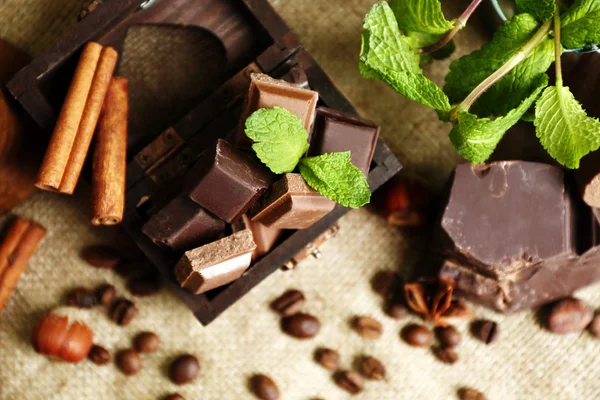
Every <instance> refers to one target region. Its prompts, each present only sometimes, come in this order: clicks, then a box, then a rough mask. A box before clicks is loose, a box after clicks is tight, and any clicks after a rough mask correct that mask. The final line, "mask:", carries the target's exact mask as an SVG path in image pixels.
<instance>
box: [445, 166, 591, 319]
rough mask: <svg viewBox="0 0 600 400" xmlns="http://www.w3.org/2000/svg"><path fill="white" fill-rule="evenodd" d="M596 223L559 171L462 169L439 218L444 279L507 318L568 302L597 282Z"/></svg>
mask: <svg viewBox="0 0 600 400" xmlns="http://www.w3.org/2000/svg"><path fill="white" fill-rule="evenodd" d="M567 182H569V181H568V180H567ZM592 218H593V217H592V214H591V210H590V209H589V208H588V207H585V206H584V205H583V204H581V205H580V204H579V201H578V200H577V199H574V198H573V197H572V195H571V190H570V187H569V185H566V184H565V175H564V170H563V169H562V168H559V167H556V166H552V165H548V164H541V163H532V162H523V161H503V162H495V163H491V164H485V165H481V166H475V167H473V166H471V165H470V164H461V165H459V166H458V167H457V168H456V170H455V172H454V177H453V181H452V187H451V188H450V190H449V194H448V202H447V204H446V206H445V209H444V211H443V215H442V217H441V224H440V228H441V229H440V233H439V238H438V241H437V242H438V246H439V248H438V252H439V255H440V260H441V269H440V272H439V277H440V279H442V280H444V281H446V282H449V283H451V284H452V285H454V286H455V287H456V289H457V292H458V293H461V294H463V295H464V296H466V297H468V298H470V299H471V300H473V301H476V302H479V303H482V304H484V305H487V306H489V307H492V308H495V309H497V310H499V311H503V312H508V311H516V310H521V309H524V308H530V307H535V306H538V305H541V304H544V303H547V302H550V301H552V300H555V299H557V298H560V297H563V296H567V295H569V294H571V293H572V292H573V291H574V290H576V289H579V288H581V287H583V286H585V285H588V284H590V283H592V282H594V281H595V280H597V279H599V278H600V250H599V248H598V247H595V243H592V241H591V240H590V238H591V237H593V236H594V235H593V231H594V230H596V229H597V224H596V223H595V222H593V223H592V222H591V221H592ZM580 254H582V255H580Z"/></svg>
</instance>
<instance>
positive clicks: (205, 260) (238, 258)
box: [175, 229, 256, 294]
mask: <svg viewBox="0 0 600 400" xmlns="http://www.w3.org/2000/svg"><path fill="white" fill-rule="evenodd" d="M254 249H256V244H255V243H254V241H253V240H252V232H250V231H249V230H248V229H245V230H243V231H240V232H237V233H234V234H233V235H231V236H227V237H225V238H223V239H220V240H217V241H216V242H213V243H209V244H207V245H204V246H202V247H198V248H197V249H194V250H190V251H186V252H185V254H184V255H183V257H182V258H181V260H179V262H178V263H177V265H175V277H176V278H177V281H178V282H179V283H180V284H181V287H183V288H185V289H187V290H189V291H191V292H193V293H195V294H200V293H204V292H207V291H209V290H211V289H214V288H217V287H219V286H223V285H226V284H228V283H231V282H233V281H234V280H236V279H238V278H239V277H240V276H242V274H243V273H244V271H246V269H247V268H248V267H249V266H250V262H251V260H252V253H253V252H254Z"/></svg>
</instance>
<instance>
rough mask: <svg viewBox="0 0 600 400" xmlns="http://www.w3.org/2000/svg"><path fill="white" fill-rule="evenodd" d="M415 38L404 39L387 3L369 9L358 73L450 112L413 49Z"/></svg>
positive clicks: (415, 99)
mask: <svg viewBox="0 0 600 400" xmlns="http://www.w3.org/2000/svg"><path fill="white" fill-rule="evenodd" d="M411 44H414V39H411V38H409V37H407V36H403V35H402V34H401V32H400V30H399V29H398V25H397V23H396V19H395V17H394V13H393V12H392V10H391V9H390V7H389V5H388V4H387V3H386V2H379V3H377V4H375V5H374V6H373V8H371V10H370V11H369V13H368V14H367V16H366V18H365V24H364V30H363V35H362V49H361V54H360V65H359V68H360V71H361V73H362V74H363V76H364V77H365V78H367V79H375V78H379V79H382V80H384V81H385V82H387V83H388V84H389V85H390V86H392V87H393V88H394V89H395V90H396V91H397V92H398V93H400V94H401V95H403V96H405V97H407V98H409V99H411V100H414V101H416V102H418V103H421V104H424V105H426V106H429V107H432V108H435V109H437V110H445V111H448V110H450V108H451V107H450V103H449V102H448V98H447V97H446V95H445V94H444V92H443V91H442V90H441V89H440V88H439V87H438V86H437V85H436V84H435V83H433V82H432V81H431V80H429V79H427V78H426V77H425V76H424V75H423V73H422V72H421V68H420V67H419V56H418V54H416V52H415V50H414V49H413V48H412V46H411Z"/></svg>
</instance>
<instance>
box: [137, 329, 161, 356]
mask: <svg viewBox="0 0 600 400" xmlns="http://www.w3.org/2000/svg"><path fill="white" fill-rule="evenodd" d="M159 344H160V339H159V338H158V336H156V334H155V333H152V332H142V333H140V334H139V335H137V336H136V337H135V339H134V340H133V347H134V348H135V349H136V350H137V351H138V352H139V353H152V352H153V351H156V350H157V349H158V346H159Z"/></svg>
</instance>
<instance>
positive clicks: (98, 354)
mask: <svg viewBox="0 0 600 400" xmlns="http://www.w3.org/2000/svg"><path fill="white" fill-rule="evenodd" d="M88 358H89V359H90V361H91V362H93V363H94V364H96V365H105V364H108V363H109V362H110V360H111V356H110V353H109V352H108V350H106V349H105V348H104V347H102V346H98V345H93V346H92V348H91V349H90V352H89V353H88Z"/></svg>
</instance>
